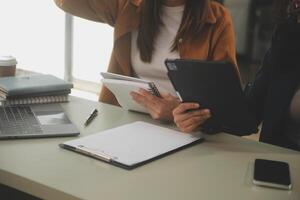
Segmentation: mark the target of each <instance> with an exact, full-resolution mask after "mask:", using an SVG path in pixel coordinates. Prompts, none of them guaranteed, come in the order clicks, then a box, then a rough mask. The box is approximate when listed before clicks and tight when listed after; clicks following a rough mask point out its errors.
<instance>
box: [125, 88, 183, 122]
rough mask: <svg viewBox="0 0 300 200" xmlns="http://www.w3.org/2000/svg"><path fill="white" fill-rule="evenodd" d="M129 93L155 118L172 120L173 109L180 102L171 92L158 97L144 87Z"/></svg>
mask: <svg viewBox="0 0 300 200" xmlns="http://www.w3.org/2000/svg"><path fill="white" fill-rule="evenodd" d="M130 94H131V96H132V98H133V100H134V101H136V102H137V103H138V104H140V105H142V106H144V107H145V108H146V109H147V110H148V111H149V113H150V115H151V117H152V118H153V119H156V120H163V121H168V122H170V121H173V115H172V112H173V109H174V108H176V107H177V106H178V105H179V104H180V102H179V100H178V99H177V98H176V97H174V96H172V95H171V94H162V98H159V97H156V96H154V95H152V94H151V93H150V92H148V91H146V90H144V89H140V90H139V92H138V93H137V92H131V93H130Z"/></svg>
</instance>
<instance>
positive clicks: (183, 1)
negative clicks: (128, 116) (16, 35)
mask: <svg viewBox="0 0 300 200" xmlns="http://www.w3.org/2000/svg"><path fill="white" fill-rule="evenodd" d="M55 2H56V4H57V5H58V6H59V7H61V8H62V9H64V10H65V11H66V12H69V13H71V14H74V15H77V16H79V17H83V18H86V19H90V20H94V21H98V22H103V23H108V24H109V25H111V26H113V27H114V29H115V30H114V50H113V52H112V57H111V62H110V65H109V68H108V71H109V72H112V73H117V74H121V75H126V76H135V77H139V78H143V79H147V80H150V81H153V82H155V84H156V85H158V87H159V89H160V90H161V91H164V94H163V95H162V96H163V98H158V97H155V96H153V95H151V94H150V93H149V92H147V91H145V90H140V91H139V92H132V94H131V95H132V97H133V99H134V100H135V101H136V102H138V103H139V104H141V105H143V106H144V107H146V108H147V110H148V111H149V113H150V114H151V116H152V117H153V118H154V119H159V120H167V121H172V120H173V115H172V111H173V109H174V108H175V107H176V106H177V105H178V104H179V101H178V99H177V98H176V97H175V96H176V94H175V91H174V89H173V87H172V84H171V83H170V81H169V79H168V77H167V71H166V68H165V66H164V60H165V59H166V58H191V59H202V60H226V61H229V62H232V63H234V64H235V65H236V58H235V42H234V32H233V26H232V21H231V17H230V15H229V14H228V12H227V10H226V9H225V8H224V7H223V6H222V5H220V4H218V3H216V2H211V1H210V0H55ZM237 72H238V69H237ZM100 101H102V102H105V103H110V104H115V105H117V104H118V103H117V101H116V98H115V97H114V96H113V94H112V93H111V92H110V91H109V90H108V89H107V88H105V87H103V89H102V92H101V95H100Z"/></svg>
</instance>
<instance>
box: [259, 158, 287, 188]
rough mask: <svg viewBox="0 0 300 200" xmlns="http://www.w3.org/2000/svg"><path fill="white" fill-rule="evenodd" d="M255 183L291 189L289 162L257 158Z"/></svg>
mask: <svg viewBox="0 0 300 200" xmlns="http://www.w3.org/2000/svg"><path fill="white" fill-rule="evenodd" d="M254 183H255V184H258V185H262V186H269V187H277V188H282V189H291V179H290V170H289V165H288V163H285V162H280V161H273V160H264V159H256V160H255V164H254Z"/></svg>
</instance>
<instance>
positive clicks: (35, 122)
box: [0, 104, 79, 139]
mask: <svg viewBox="0 0 300 200" xmlns="http://www.w3.org/2000/svg"><path fill="white" fill-rule="evenodd" d="M77 135H79V131H78V129H77V128H76V126H75V125H74V124H73V123H72V122H71V121H70V120H69V118H68V116H67V115H66V113H65V112H64V110H63V108H62V107H61V106H60V105H59V104H36V105H18V106H6V107H0V139H16V138H44V137H60V136H77Z"/></svg>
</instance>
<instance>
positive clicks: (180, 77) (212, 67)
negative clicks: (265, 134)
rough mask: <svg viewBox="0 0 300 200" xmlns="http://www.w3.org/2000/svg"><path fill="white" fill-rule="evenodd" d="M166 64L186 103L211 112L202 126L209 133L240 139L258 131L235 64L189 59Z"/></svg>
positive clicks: (169, 74) (176, 87)
mask: <svg viewBox="0 0 300 200" xmlns="http://www.w3.org/2000/svg"><path fill="white" fill-rule="evenodd" d="M165 64H166V67H167V69H168V76H169V78H170V80H171V82H172V84H173V86H174V88H175V90H176V91H177V92H178V94H179V95H180V97H181V99H182V101H183V102H197V103H199V104H200V106H201V108H208V109H210V111H211V113H212V117H211V119H209V120H208V121H207V122H206V123H205V124H204V125H203V126H202V128H203V129H204V131H205V132H207V133H217V132H226V133H231V134H234V135H239V136H241V135H249V134H252V133H256V132H257V125H256V122H255V120H254V117H253V115H251V112H250V110H249V108H248V106H247V102H246V99H245V96H244V93H243V90H242V87H241V83H240V79H239V77H238V75H237V73H236V71H235V67H234V66H233V65H232V64H230V63H225V62H211V61H199V60H185V59H175V60H166V61H165Z"/></svg>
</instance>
